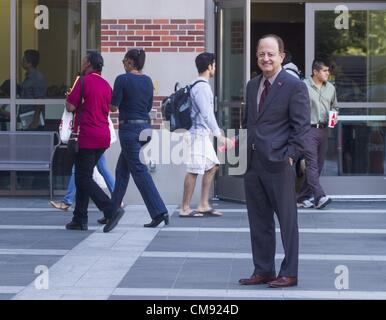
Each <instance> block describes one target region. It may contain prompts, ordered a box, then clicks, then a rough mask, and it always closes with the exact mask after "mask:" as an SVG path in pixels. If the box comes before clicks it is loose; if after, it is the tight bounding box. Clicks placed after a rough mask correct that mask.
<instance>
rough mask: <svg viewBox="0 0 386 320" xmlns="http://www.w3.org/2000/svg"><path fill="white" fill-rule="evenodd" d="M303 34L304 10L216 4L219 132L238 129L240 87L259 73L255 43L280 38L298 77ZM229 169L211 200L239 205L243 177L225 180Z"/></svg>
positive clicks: (245, 3) (242, 3) (290, 5)
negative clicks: (270, 35) (267, 37)
mask: <svg viewBox="0 0 386 320" xmlns="http://www.w3.org/2000/svg"><path fill="white" fill-rule="evenodd" d="M304 30H305V6H304V4H299V3H285V4H278V3H255V2H250V1H249V0H246V1H226V0H225V1H224V0H223V1H219V2H217V14H216V35H217V38H216V40H217V45H216V48H217V59H218V64H217V65H218V68H217V70H218V71H217V82H216V92H217V108H218V110H217V111H218V120H219V125H220V127H221V128H222V129H223V130H224V131H226V130H227V129H235V130H236V134H237V130H238V129H240V128H241V126H242V121H243V118H244V94H245V91H244V90H245V86H246V83H247V82H248V80H249V79H251V78H253V77H255V76H256V75H258V74H259V73H260V70H259V68H258V66H257V61H256V58H255V56H256V42H257V39H259V38H260V37H261V36H263V35H265V34H268V33H275V34H278V35H279V36H281V37H282V39H283V40H284V42H285V44H286V48H287V49H288V50H289V51H290V52H291V54H292V56H293V62H294V63H295V64H296V65H297V66H298V68H299V69H300V70H302V72H304V66H305V36H304V32H305V31H304ZM238 151H239V150H237V151H236V152H238ZM239 155H240V157H241V156H242V152H241V151H240V152H239ZM231 168H232V166H231V165H229V164H226V165H222V166H221V169H220V171H219V175H218V178H217V184H216V190H215V191H216V194H217V196H218V197H219V198H221V199H227V200H236V201H244V179H243V175H230V169H231Z"/></svg>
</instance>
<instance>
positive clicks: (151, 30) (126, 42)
mask: <svg viewBox="0 0 386 320" xmlns="http://www.w3.org/2000/svg"><path fill="white" fill-rule="evenodd" d="M204 34H205V33H204V20H203V19H187V20H186V19H126V20H114V19H108V20H107V19H105V20H102V32H101V36H102V38H101V40H102V52H122V53H123V52H126V51H127V50H128V49H130V48H133V47H135V48H143V49H145V51H147V52H202V51H204V47H205V37H204Z"/></svg>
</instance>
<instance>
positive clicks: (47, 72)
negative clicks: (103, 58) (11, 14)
mask: <svg viewBox="0 0 386 320" xmlns="http://www.w3.org/2000/svg"><path fill="white" fill-rule="evenodd" d="M80 5H81V2H80V0H55V1H49V0H39V1H37V0H22V1H21V0H19V1H17V27H18V28H17V52H18V59H19V60H18V61H19V62H20V63H19V64H18V66H17V84H18V85H19V86H21V92H20V98H27V97H28V99H38V98H41V97H42V96H43V95H42V93H43V90H45V92H44V98H64V96H65V93H66V91H67V89H68V88H70V86H71V82H72V80H73V79H74V78H75V75H76V73H77V72H78V71H79V64H80V31H81V28H80V18H81V15H80ZM26 50H36V51H37V52H38V53H39V60H40V61H39V65H38V68H37V70H38V71H39V73H40V75H41V76H40V75H39V76H38V75H37V74H35V75H33V76H32V80H31V79H28V81H29V82H31V81H32V82H35V85H34V92H33V93H31V92H29V91H25V90H24V87H25V86H24V84H25V81H26V70H25V67H24V64H23V63H22V61H23V58H24V56H25V52H26ZM38 80H39V81H40V82H41V88H40V89H37V84H36V82H37V81H38ZM43 83H44V84H43ZM27 88H28V90H29V88H30V87H27ZM36 90H39V91H41V92H39V94H37V93H36Z"/></svg>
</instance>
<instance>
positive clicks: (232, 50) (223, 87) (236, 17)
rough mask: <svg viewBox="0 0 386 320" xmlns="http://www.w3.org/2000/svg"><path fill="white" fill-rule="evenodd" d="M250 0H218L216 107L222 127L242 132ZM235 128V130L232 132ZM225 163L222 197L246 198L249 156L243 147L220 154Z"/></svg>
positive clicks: (219, 179) (228, 131) (219, 188)
mask: <svg viewBox="0 0 386 320" xmlns="http://www.w3.org/2000/svg"><path fill="white" fill-rule="evenodd" d="M249 28H250V1H249V0H221V1H216V56H217V78H216V107H217V119H218V123H219V126H220V128H222V129H223V130H224V131H225V133H226V134H227V135H228V136H232V135H234V134H238V131H239V129H241V124H242V120H243V117H244V107H245V106H244V91H245V86H246V83H247V81H248V80H249V72H247V70H249V69H250V62H249V51H250V50H249V47H250V31H249ZM232 131H233V132H232ZM219 158H220V161H221V162H222V163H224V164H222V165H221V167H220V171H219V175H218V177H217V179H216V185H215V193H216V195H217V197H218V198H220V199H228V200H238V201H243V200H244V183H243V174H244V172H245V170H244V167H246V165H245V164H244V162H245V160H246V157H243V155H242V152H241V151H240V150H236V152H232V155H229V153H226V154H219Z"/></svg>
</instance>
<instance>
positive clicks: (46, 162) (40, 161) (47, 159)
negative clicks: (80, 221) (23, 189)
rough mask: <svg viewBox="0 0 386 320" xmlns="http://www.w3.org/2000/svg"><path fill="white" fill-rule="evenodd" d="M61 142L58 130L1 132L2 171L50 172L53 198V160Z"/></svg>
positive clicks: (0, 159) (0, 165) (0, 158)
mask: <svg viewBox="0 0 386 320" xmlns="http://www.w3.org/2000/svg"><path fill="white" fill-rule="evenodd" d="M59 143H60V139H59V135H58V133H57V132H45V131H43V132H35V131H20V132H9V131H8V132H7V131H6V132H4V131H3V132H0V171H47V172H49V174H50V197H51V199H52V197H53V187H52V160H53V157H54V153H55V150H56V148H57V147H58V145H59Z"/></svg>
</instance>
